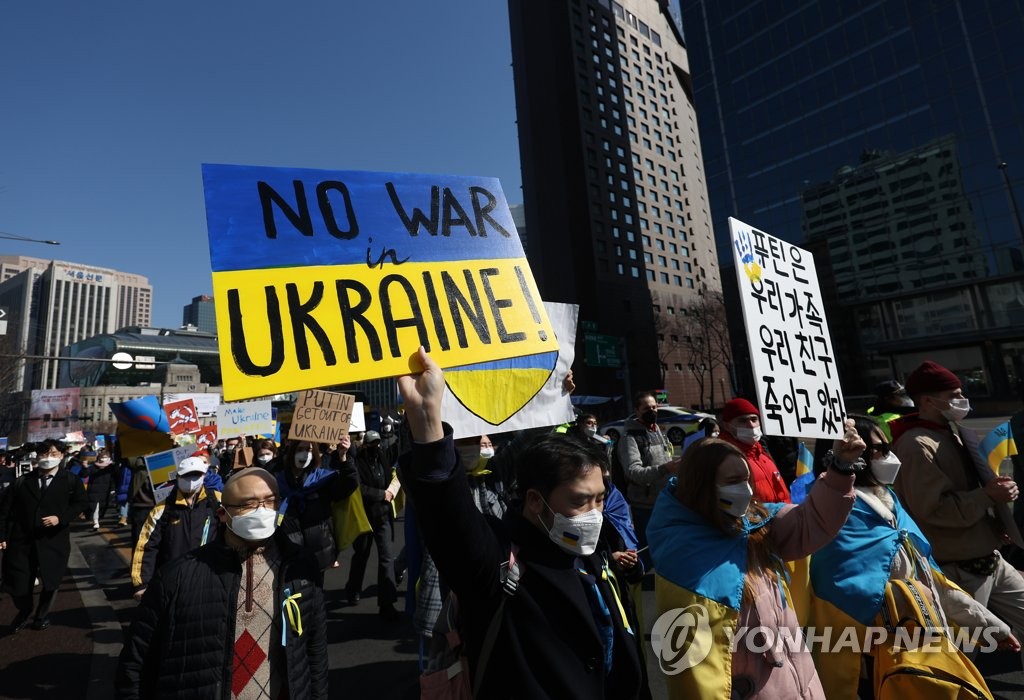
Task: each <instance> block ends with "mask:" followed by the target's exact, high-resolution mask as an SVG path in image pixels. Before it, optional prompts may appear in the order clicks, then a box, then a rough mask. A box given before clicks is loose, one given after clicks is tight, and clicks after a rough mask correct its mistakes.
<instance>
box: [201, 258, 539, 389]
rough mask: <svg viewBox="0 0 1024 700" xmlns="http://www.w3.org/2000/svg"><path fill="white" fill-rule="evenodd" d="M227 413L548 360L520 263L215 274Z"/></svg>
mask: <svg viewBox="0 0 1024 700" xmlns="http://www.w3.org/2000/svg"><path fill="white" fill-rule="evenodd" d="M213 292H214V298H215V303H216V304H217V308H219V309H223V310H224V312H223V313H219V314H218V315H217V331H218V336H219V339H220V340H219V343H220V357H221V374H222V379H223V384H224V398H225V400H227V401H236V400H238V399H244V398H250V397H254V396H266V395H269V394H276V393H284V392H289V391H298V390H301V389H311V388H316V387H321V386H328V385H331V384H339V383H345V382H356V381H363V380H368V379H377V378H381V377H393V376H397V375H400V374H406V373H408V372H411V371H412V372H415V371H419V370H420V369H421V368H420V367H419V366H418V365H416V364H414V362H413V357H414V354H415V352H416V349H417V348H418V347H419V346H420V345H423V346H425V347H426V348H427V350H428V351H429V352H430V353H431V355H432V356H433V357H434V359H435V360H436V361H437V362H438V364H440V365H441V366H442V367H457V366H462V365H469V364H474V363H477V362H486V361H489V360H501V359H506V358H509V357H519V356H523V355H531V354H536V353H542V352H548V351H552V350H554V351H557V350H558V342H557V340H556V339H555V334H554V331H553V330H552V328H551V323H550V321H549V320H548V318H547V313H546V312H545V310H544V305H543V304H542V303H541V300H540V294H539V293H538V292H537V288H536V285H535V284H534V282H533V277H532V275H531V274H530V270H529V267H528V265H527V262H526V259H525V258H509V259H500V260H464V261H445V262H437V263H415V262H408V263H403V264H400V265H383V266H380V267H372V268H371V267H369V266H367V265H362V264H361V265H335V266H310V267H287V268H274V269H263V270H238V271H229V272H215V273H213Z"/></svg>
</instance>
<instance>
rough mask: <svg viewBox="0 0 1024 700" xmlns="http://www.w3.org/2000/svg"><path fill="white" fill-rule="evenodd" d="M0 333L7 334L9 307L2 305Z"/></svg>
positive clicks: (0, 307)
mask: <svg viewBox="0 0 1024 700" xmlns="http://www.w3.org/2000/svg"><path fill="white" fill-rule="evenodd" d="M0 335H7V309H6V308H4V307H3V306H0Z"/></svg>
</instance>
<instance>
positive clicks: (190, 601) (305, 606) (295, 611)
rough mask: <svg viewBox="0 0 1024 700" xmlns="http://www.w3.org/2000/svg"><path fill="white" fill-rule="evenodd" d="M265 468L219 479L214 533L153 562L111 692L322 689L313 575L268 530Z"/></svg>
mask: <svg viewBox="0 0 1024 700" xmlns="http://www.w3.org/2000/svg"><path fill="white" fill-rule="evenodd" d="M278 495H279V494H278V492H277V482H276V480H275V479H274V477H273V475H271V474H270V473H269V472H267V471H266V470H264V469H260V468H258V467H253V468H249V469H245V470H244V471H242V472H239V473H238V474H236V475H235V476H234V477H232V478H231V480H230V481H229V482H228V483H227V485H226V486H225V487H224V493H223V499H222V503H223V505H222V507H221V508H220V510H219V511H218V518H219V519H220V520H221V522H222V523H224V524H225V525H226V529H225V530H224V536H223V538H219V539H217V540H215V541H214V542H211V543H210V544H207V545H206V546H204V547H200V548H199V549H197V550H194V551H193V552H190V553H189V554H186V555H185V556H184V557H181V558H180V559H176V560H174V561H172V562H170V563H168V564H167V565H166V566H164V567H163V568H161V569H160V570H159V571H157V574H156V576H155V577H154V578H153V579H152V581H150V584H149V588H147V589H146V592H145V595H143V597H142V604H141V605H140V606H139V610H138V615H137V617H136V618H135V621H134V623H133V624H132V627H131V629H130V631H129V633H128V640H127V642H126V643H125V645H124V649H123V650H122V652H121V659H120V663H119V665H118V671H117V696H118V697H119V698H189V699H191V698H210V699H211V700H229V699H230V698H232V697H270V698H279V697H287V698H290V699H291V700H306V699H309V698H326V697H327V668H328V664H327V615H326V612H325V610H324V595H323V588H322V576H321V572H320V567H319V566H317V563H316V560H315V559H314V558H313V556H312V555H311V554H310V553H309V552H307V551H306V550H305V549H302V548H297V547H296V546H295V545H293V544H291V543H290V542H289V540H288V538H287V537H285V536H283V533H278V532H277V519H278V518H277V510H276V508H277V506H278V504H277V499H278Z"/></svg>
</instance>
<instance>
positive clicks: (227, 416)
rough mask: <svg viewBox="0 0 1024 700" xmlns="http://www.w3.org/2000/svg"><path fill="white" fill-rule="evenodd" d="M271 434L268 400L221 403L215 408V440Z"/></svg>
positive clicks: (271, 417) (272, 424)
mask: <svg viewBox="0 0 1024 700" xmlns="http://www.w3.org/2000/svg"><path fill="white" fill-rule="evenodd" d="M273 432H274V417H273V412H272V411H271V407H270V399H262V400H259V401H240V402H238V403H222V404H221V405H220V406H218V407H217V438H218V439H220V440H226V439H227V438H231V437H245V436H246V435H260V434H261V433H271V434H272V433H273Z"/></svg>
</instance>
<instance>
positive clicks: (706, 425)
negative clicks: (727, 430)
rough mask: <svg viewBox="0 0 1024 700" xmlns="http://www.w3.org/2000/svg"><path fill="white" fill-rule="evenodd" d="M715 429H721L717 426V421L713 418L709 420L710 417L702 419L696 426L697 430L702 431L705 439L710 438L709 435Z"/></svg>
mask: <svg viewBox="0 0 1024 700" xmlns="http://www.w3.org/2000/svg"><path fill="white" fill-rule="evenodd" d="M715 428H718V429H719V430H721V428H720V427H719V425H718V421H717V420H715V419H714V418H711V417H710V416H709V417H707V418H705V419H703V420H702V421H701V422H700V423H698V424H697V429H698V430H703V431H704V436H705V437H711V433H712V432H714V430H715Z"/></svg>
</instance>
